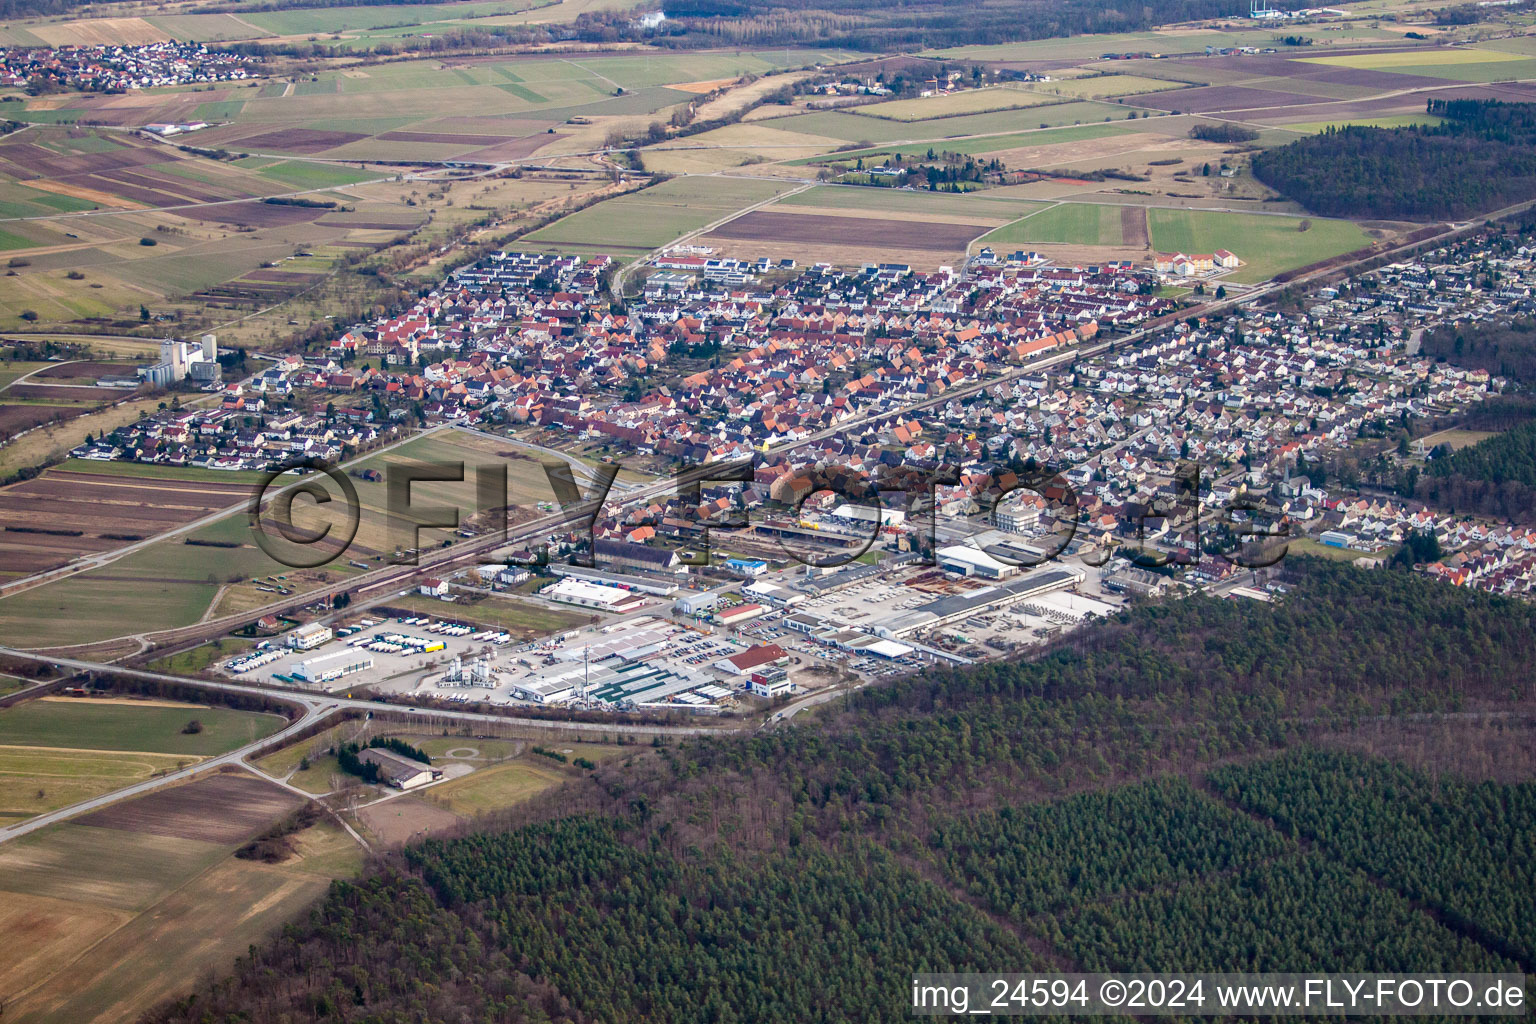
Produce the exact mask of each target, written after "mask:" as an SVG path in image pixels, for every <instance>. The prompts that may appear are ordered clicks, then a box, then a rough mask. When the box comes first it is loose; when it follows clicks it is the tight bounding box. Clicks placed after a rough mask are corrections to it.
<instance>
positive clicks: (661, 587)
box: [549, 564, 677, 597]
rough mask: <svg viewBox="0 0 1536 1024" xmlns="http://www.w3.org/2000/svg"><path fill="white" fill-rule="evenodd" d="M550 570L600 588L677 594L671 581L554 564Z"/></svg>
mask: <svg viewBox="0 0 1536 1024" xmlns="http://www.w3.org/2000/svg"><path fill="white" fill-rule="evenodd" d="M549 569H550V572H553V573H554V574H555V575H556V576H569V577H570V578H572V579H577V580H586V581H587V582H588V583H596V584H598V585H600V586H607V587H623V588H624V589H625V590H633V591H637V592H639V593H642V594H655V595H656V596H657V597H671V596H672V595H673V594H675V593H677V584H676V583H673V582H672V581H670V580H658V579H652V578H651V577H649V576H631V575H628V574H627V573H621V572H610V571H608V570H607V569H603V568H597V569H588V568H586V567H584V566H580V565H560V564H554V565H551V566H550V567H549Z"/></svg>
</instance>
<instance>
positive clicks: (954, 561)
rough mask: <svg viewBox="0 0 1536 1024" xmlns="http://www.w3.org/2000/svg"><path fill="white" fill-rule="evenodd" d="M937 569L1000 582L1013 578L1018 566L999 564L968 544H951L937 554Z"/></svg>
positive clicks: (1005, 563)
mask: <svg viewBox="0 0 1536 1024" xmlns="http://www.w3.org/2000/svg"><path fill="white" fill-rule="evenodd" d="M938 562H939V568H941V569H943V570H944V571H945V572H953V573H958V574H960V575H961V576H979V577H981V578H983V579H989V580H1001V579H1006V578H1007V577H1009V576H1013V575H1014V574H1016V573H1017V572H1018V571H1019V568H1018V566H1016V565H1009V564H1008V563H1007V562H999V561H998V560H997V559H995V558H993V557H992V556H991V555H989V554H987V553H986V552H985V551H982V550H981V549H980V548H973V547H971V546H970V545H969V544H951V545H950V546H949V547H947V548H940V549H939V552H938Z"/></svg>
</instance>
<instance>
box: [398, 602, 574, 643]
mask: <svg viewBox="0 0 1536 1024" xmlns="http://www.w3.org/2000/svg"><path fill="white" fill-rule="evenodd" d="M389 606H390V607H391V608H403V609H405V610H406V611H414V612H418V613H419V614H422V615H432V616H434V617H437V618H444V619H454V620H462V621H464V622H471V623H478V624H480V625H483V626H488V627H490V626H494V627H495V628H497V629H504V630H507V631H508V632H510V633H516V634H519V635H521V636H524V637H535V636H544V635H545V634H548V633H558V632H561V631H562V630H567V629H575V628H576V627H577V626H585V625H587V624H588V623H590V622H591V621H592V616H591V615H589V614H587V613H585V612H582V611H564V610H562V609H559V608H548V607H545V606H543V605H540V604H535V603H533V602H531V601H514V600H511V599H509V598H501V597H487V598H486V599H485V600H483V601H476V602H474V603H473V604H457V603H455V604H445V603H444V602H442V601H439V600H438V599H437V598H435V597H424V596H422V595H419V594H413V595H411V596H410V597H402V598H399V599H398V600H395V601H391V602H390V604H389Z"/></svg>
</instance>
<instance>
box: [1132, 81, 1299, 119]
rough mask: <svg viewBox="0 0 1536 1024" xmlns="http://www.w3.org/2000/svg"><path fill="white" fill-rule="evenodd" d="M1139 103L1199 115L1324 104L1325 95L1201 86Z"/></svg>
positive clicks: (1139, 99) (1153, 96) (1235, 86)
mask: <svg viewBox="0 0 1536 1024" xmlns="http://www.w3.org/2000/svg"><path fill="white" fill-rule="evenodd" d="M1136 99H1137V101H1138V102H1142V103H1145V104H1146V105H1147V106H1149V107H1155V108H1156V109H1158V110H1177V111H1180V112H1182V113H1186V114H1191V113H1193V114H1200V113H1205V112H1207V111H1212V110H1258V109H1264V108H1268V107H1283V106H1294V107H1299V106H1302V105H1305V104H1310V103H1327V102H1329V99H1328V97H1326V96H1305V95H1303V94H1301V93H1299V92H1278V91H1276V90H1273V89H1250V88H1248V87H1246V86H1242V85H1202V86H1197V87H1195V88H1193V89H1176V90H1174V91H1172V92H1159V93H1153V94H1152V95H1151V96H1138V97H1136Z"/></svg>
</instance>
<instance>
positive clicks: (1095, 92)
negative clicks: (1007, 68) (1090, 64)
mask: <svg viewBox="0 0 1536 1024" xmlns="http://www.w3.org/2000/svg"><path fill="white" fill-rule="evenodd" d="M1178 87H1179V83H1178V82H1170V81H1166V80H1164V79H1161V78H1141V77H1139V76H1137V75H1121V74H1103V75H1088V76H1085V77H1082V78H1062V79H1056V80H1053V81H1050V82H1031V83H1029V84H1028V85H1027V86H1025V87H1024V88H1025V89H1026V90H1027V91H1029V92H1032V93H1034V94H1035V95H1037V96H1052V97H1057V98H1070V99H1080V100H1097V99H1105V98H1106V97H1114V96H1135V95H1138V94H1140V93H1147V92H1162V91H1163V90H1165V89H1177V88H1178Z"/></svg>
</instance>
